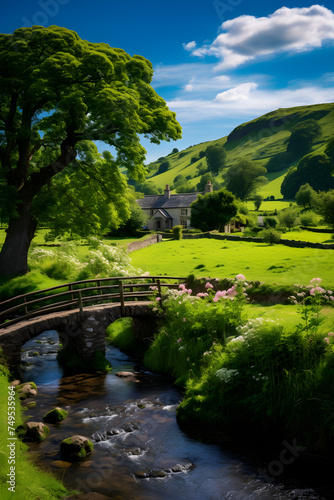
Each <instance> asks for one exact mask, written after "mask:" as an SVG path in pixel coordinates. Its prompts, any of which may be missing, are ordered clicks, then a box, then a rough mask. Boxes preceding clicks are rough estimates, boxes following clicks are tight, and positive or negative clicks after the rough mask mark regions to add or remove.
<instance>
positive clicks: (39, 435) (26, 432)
mask: <svg viewBox="0 0 334 500" xmlns="http://www.w3.org/2000/svg"><path fill="white" fill-rule="evenodd" d="M16 432H17V434H18V436H19V438H20V439H24V440H27V439H28V440H31V441H36V442H37V443H41V442H42V441H44V439H45V438H46V437H47V436H48V435H49V434H50V429H49V427H48V426H47V425H45V424H43V422H26V423H24V424H23V425H19V426H18V427H17V428H16Z"/></svg>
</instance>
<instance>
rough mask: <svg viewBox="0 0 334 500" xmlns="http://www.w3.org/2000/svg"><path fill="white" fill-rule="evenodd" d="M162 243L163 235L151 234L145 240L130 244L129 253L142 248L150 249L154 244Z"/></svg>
mask: <svg viewBox="0 0 334 500" xmlns="http://www.w3.org/2000/svg"><path fill="white" fill-rule="evenodd" d="M160 241H162V236H161V234H151V235H150V236H149V237H148V238H145V240H139V241H133V242H132V243H129V244H128V246H127V251H128V253H130V252H134V251H135V250H140V249H141V248H145V247H148V246H150V245H154V243H160Z"/></svg>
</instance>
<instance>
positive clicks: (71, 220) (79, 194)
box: [33, 141, 130, 240]
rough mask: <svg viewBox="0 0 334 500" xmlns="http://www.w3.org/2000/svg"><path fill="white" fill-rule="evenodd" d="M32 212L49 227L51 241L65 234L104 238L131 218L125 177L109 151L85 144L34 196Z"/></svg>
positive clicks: (41, 224)
mask: <svg viewBox="0 0 334 500" xmlns="http://www.w3.org/2000/svg"><path fill="white" fill-rule="evenodd" d="M92 193H94V196H92ZM65 206H66V210H64V207H65ZM33 213H34V215H35V217H36V219H37V220H38V223H39V225H40V226H45V227H48V228H49V234H48V238H49V240H53V239H55V238H56V237H59V236H64V235H66V234H70V235H71V237H73V236H74V235H76V236H80V237H86V236H88V235H97V236H101V235H103V234H105V233H106V232H107V231H108V230H110V229H117V228H118V227H119V225H120V224H122V223H123V224H124V223H125V221H126V220H127V219H128V218H129V217H130V210H129V193H128V190H127V183H126V180H125V177H124V176H123V175H122V174H121V173H120V171H119V169H118V166H117V164H116V162H115V161H114V160H113V158H112V156H111V155H110V153H109V152H104V153H103V155H101V154H99V153H98V150H97V147H96V146H95V144H93V143H90V142H88V141H86V142H84V141H83V142H81V143H80V146H79V148H78V159H77V160H74V161H73V162H72V165H71V167H68V169H66V170H65V171H63V172H61V173H59V174H58V175H57V176H55V177H54V178H53V179H52V180H51V181H50V183H49V184H48V185H46V186H44V187H43V188H42V189H41V191H40V193H39V194H38V195H37V196H35V198H34V202H33Z"/></svg>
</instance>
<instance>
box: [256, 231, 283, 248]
mask: <svg viewBox="0 0 334 500" xmlns="http://www.w3.org/2000/svg"><path fill="white" fill-rule="evenodd" d="M260 236H261V237H262V238H263V241H264V242H265V243H269V244H270V245H273V244H274V243H279V242H280V239H281V233H279V232H278V231H276V229H274V228H269V229H264V230H263V231H262V232H261V234H260Z"/></svg>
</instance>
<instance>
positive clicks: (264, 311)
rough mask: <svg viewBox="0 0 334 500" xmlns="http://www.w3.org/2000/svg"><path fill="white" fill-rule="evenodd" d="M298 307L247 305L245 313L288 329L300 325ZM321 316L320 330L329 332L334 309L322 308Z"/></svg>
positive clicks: (333, 317) (332, 321)
mask: <svg viewBox="0 0 334 500" xmlns="http://www.w3.org/2000/svg"><path fill="white" fill-rule="evenodd" d="M299 307H300V306H298V305H294V304H290V305H285V304H276V305H274V306H272V305H270V306H263V305H261V306H259V305H253V304H247V305H246V306H245V311H246V314H247V317H248V318H264V319H272V320H274V321H277V322H278V323H279V324H280V325H281V326H284V327H286V328H288V329H289V328H293V327H294V326H297V325H298V324H300V323H301V315H300V312H299ZM321 314H322V315H323V316H324V321H323V323H322V324H321V327H320V330H321V331H323V332H324V333H326V332H329V331H330V330H332V329H333V326H334V308H333V307H324V308H323V309H322V311H321Z"/></svg>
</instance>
